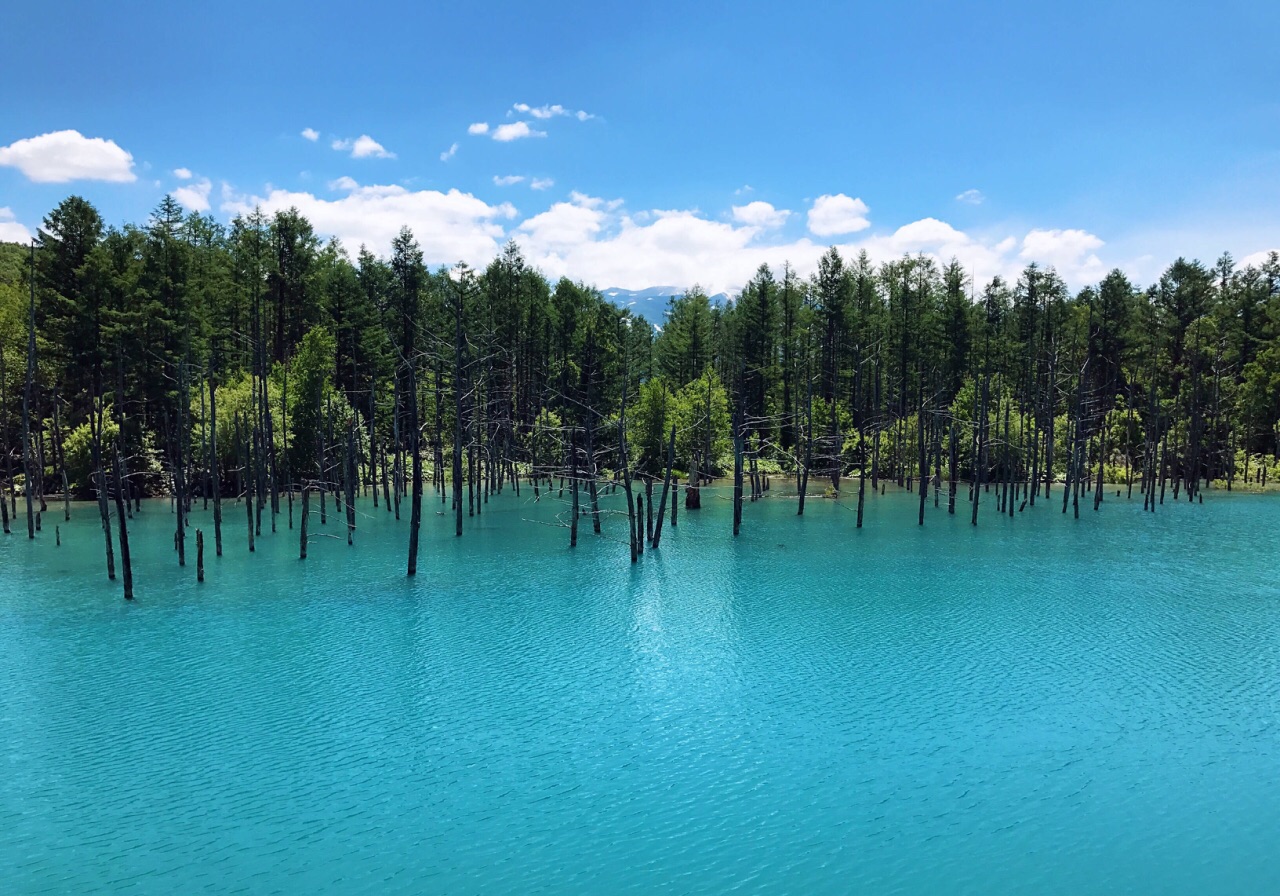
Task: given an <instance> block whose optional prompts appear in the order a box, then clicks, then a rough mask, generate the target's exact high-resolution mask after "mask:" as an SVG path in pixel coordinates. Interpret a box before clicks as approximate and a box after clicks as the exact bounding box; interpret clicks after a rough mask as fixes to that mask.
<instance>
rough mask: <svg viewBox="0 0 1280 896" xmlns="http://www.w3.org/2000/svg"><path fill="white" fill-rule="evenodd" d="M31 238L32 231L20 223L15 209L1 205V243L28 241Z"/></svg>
mask: <svg viewBox="0 0 1280 896" xmlns="http://www.w3.org/2000/svg"><path fill="white" fill-rule="evenodd" d="M30 240H31V231H30V230H27V228H25V227H23V226H22V225H21V224H19V223H18V220H17V218H16V217H15V216H14V214H13V210H12V209H10V208H8V207H0V243H26V242H30Z"/></svg>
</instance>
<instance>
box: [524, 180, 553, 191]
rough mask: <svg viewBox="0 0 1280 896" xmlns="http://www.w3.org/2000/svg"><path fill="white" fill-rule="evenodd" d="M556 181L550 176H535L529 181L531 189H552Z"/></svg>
mask: <svg viewBox="0 0 1280 896" xmlns="http://www.w3.org/2000/svg"><path fill="white" fill-rule="evenodd" d="M555 185H556V182H555V181H554V180H552V179H551V178H549V177H535V178H534V179H533V180H531V181H529V189H530V190H550V189H551V188H552V187H554V186H555Z"/></svg>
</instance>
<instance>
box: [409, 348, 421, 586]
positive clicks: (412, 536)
mask: <svg viewBox="0 0 1280 896" xmlns="http://www.w3.org/2000/svg"><path fill="white" fill-rule="evenodd" d="M409 417H410V421H411V422H412V424H413V432H412V433H411V435H410V438H409V444H410V445H411V446H412V448H413V499H412V503H411V504H410V505H409V575H411V576H412V575H416V574H417V572H418V536H419V530H420V529H421V528H422V426H421V424H420V423H419V422H418V371H417V369H416V368H415V367H414V366H413V363H412V361H411V362H410V366H409Z"/></svg>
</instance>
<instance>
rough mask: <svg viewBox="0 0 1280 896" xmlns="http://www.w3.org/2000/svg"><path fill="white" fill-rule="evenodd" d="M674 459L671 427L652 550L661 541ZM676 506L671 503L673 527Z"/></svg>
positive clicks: (673, 430) (674, 437)
mask: <svg viewBox="0 0 1280 896" xmlns="http://www.w3.org/2000/svg"><path fill="white" fill-rule="evenodd" d="M675 459H676V428H675V426H674V425H673V426H672V427H671V438H670V439H669V440H668V441H667V473H666V475H665V476H663V478H662V498H661V499H660V500H659V502H658V522H657V524H656V525H655V526H654V529H653V549H654V550H655V551H656V550H657V549H658V542H660V541H662V520H663V518H664V517H666V515H667V493H668V492H669V491H670V490H671V467H672V466H673V465H674V464H675ZM675 514H676V505H675V502H674V501H672V502H671V525H673V526H674V525H675Z"/></svg>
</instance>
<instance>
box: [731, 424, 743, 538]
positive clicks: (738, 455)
mask: <svg viewBox="0 0 1280 896" xmlns="http://www.w3.org/2000/svg"><path fill="white" fill-rule="evenodd" d="M733 417H734V419H733V534H734V537H735V538H736V537H737V535H738V532H739V531H740V530H741V529H742V405H741V401H739V403H738V407H737V408H735V409H734V414H733Z"/></svg>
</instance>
